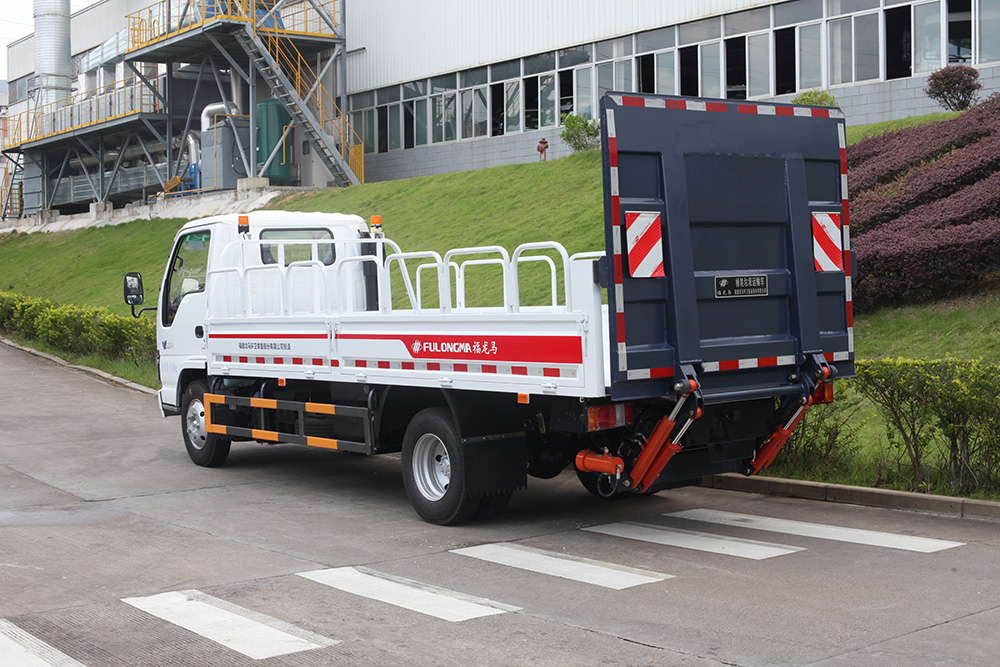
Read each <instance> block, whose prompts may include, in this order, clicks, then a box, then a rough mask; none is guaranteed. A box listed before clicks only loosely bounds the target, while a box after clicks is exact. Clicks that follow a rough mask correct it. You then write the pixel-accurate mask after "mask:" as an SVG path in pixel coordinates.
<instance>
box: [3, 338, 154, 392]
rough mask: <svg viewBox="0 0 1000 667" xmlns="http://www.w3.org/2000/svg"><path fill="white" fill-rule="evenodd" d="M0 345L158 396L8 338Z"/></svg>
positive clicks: (88, 367) (94, 369)
mask: <svg viewBox="0 0 1000 667" xmlns="http://www.w3.org/2000/svg"><path fill="white" fill-rule="evenodd" d="M0 343H3V344H4V345H6V346H8V347H12V348H14V349H15V350H21V351H22V352H27V353H28V354H32V355H34V356H36V357H40V358H42V359H45V360H46V361H51V362H52V363H54V364H57V365H59V366H65V367H66V368H72V369H73V370H76V371H80V372H81V373H86V374H88V375H93V376H95V377H98V378H100V379H102V380H106V381H107V382H111V383H113V384H117V385H121V386H122V387H125V388H127V389H131V390H132V391H137V392H139V393H142V394H146V395H148V396H156V394H157V391H156V390H155V389H150V388H149V387H144V386H143V385H141V384H138V383H136V382H132V381H131V380H124V379H122V378H120V377H116V376H114V375H112V374H111V373H105V372H104V371H102V370H98V369H96V368H91V367H90V366H78V365H76V364H71V363H69V362H68V361H66V360H65V359H60V358H59V357H57V356H54V355H51V354H46V353H45V352H39V351H38V350H33V349H31V348H30V347H25V346H23V345H18V344H17V343H15V342H14V341H12V340H8V339H6V338H2V337H0Z"/></svg>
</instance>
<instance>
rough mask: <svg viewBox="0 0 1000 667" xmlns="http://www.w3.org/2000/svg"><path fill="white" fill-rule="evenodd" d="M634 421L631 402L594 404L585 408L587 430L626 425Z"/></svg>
mask: <svg viewBox="0 0 1000 667" xmlns="http://www.w3.org/2000/svg"><path fill="white" fill-rule="evenodd" d="M633 421H634V419H633V417H632V404H631V403H615V404H613V405H595V406H592V407H590V408H588V409H587V430H588V431H601V430H604V429H607V428H617V427H619V426H627V425H629V424H632V423H633Z"/></svg>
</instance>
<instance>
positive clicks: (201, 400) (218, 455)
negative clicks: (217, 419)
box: [181, 380, 232, 468]
mask: <svg viewBox="0 0 1000 667" xmlns="http://www.w3.org/2000/svg"><path fill="white" fill-rule="evenodd" d="M207 393H208V385H206V384H205V383H204V382H203V381H202V380H195V381H194V382H192V383H191V384H189V385H188V386H187V389H185V390H184V396H183V397H182V398H181V418H182V419H183V421H182V422H181V432H182V433H183V434H184V447H185V448H186V449H187V453H188V456H190V457H191V460H192V461H194V462H195V463H197V464H198V465H200V466H206V467H208V468H214V467H215V466H220V465H222V464H223V463H225V461H226V457H227V456H229V446H230V445H231V444H232V443H231V441H230V440H229V439H228V438H222V437H220V436H219V435H218V434H217V433H208V432H207V431H205V394H207Z"/></svg>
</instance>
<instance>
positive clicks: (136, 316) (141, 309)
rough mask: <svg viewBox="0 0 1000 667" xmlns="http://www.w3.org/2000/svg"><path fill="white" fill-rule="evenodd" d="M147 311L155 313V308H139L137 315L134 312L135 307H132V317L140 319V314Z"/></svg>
mask: <svg viewBox="0 0 1000 667" xmlns="http://www.w3.org/2000/svg"><path fill="white" fill-rule="evenodd" d="M147 310H153V311H155V310H156V307H155V306H146V307H145V308H140V309H139V312H138V313H137V312H135V306H132V317H134V318H136V319H139V317H141V316H142V314H143V313H145V312H146V311H147Z"/></svg>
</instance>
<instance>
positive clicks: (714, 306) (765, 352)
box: [601, 93, 854, 400]
mask: <svg viewBox="0 0 1000 667" xmlns="http://www.w3.org/2000/svg"><path fill="white" fill-rule="evenodd" d="M601 120H602V133H601V139H602V145H603V149H604V150H603V153H604V155H603V160H604V211H605V230H606V231H605V233H606V244H607V249H608V255H609V257H611V258H613V261H612V262H609V266H608V274H610V275H606V278H607V283H608V285H609V287H610V289H609V290H608V303H609V312H610V317H609V320H610V331H611V374H612V381H611V394H612V397H613V398H615V399H629V398H644V397H653V396H664V395H666V394H669V393H671V392H672V389H671V387H672V385H673V381H674V378H678V377H683V375H684V371H685V370H687V371H688V374H690V373H691V371H693V372H694V374H695V375H696V376H697V379H698V382H699V384H700V386H701V388H702V391H703V392H704V393H705V398H706V400H711V399H712V397H713V396H715V397H717V398H718V399H720V400H721V399H723V398H725V399H726V400H728V399H739V398H741V397H751V396H760V395H765V394H767V393H768V391H772V390H773V391H774V394H775V395H777V394H780V393H782V388H787V389H788V390H791V389H792V388H793V387H792V385H794V383H795V378H796V377H797V375H798V373H800V372H801V371H803V370H807V369H808V370H812V369H814V368H815V363H816V360H817V359H822V360H825V362H827V363H830V364H833V365H834V366H836V368H837V371H838V374H839V376H841V377H843V376H845V375H852V374H853V371H854V341H853V323H852V320H851V318H852V315H851V282H850V281H851V278H850V269H851V267H850V241H849V232H848V224H847V190H846V187H847V186H846V183H847V178H846V157H845V139H844V118H843V114H842V113H841V112H840V111H839V110H837V109H817V108H812V107H799V106H791V105H775V104H767V103H756V102H753V103H750V102H736V101H725V100H704V99H694V98H685V97H663V96H653V95H639V94H619V93H609V94H606V95H605V96H604V97H603V98H602V99H601ZM810 364H811V366H810ZM682 367H684V368H683V369H682Z"/></svg>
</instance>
